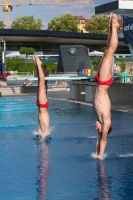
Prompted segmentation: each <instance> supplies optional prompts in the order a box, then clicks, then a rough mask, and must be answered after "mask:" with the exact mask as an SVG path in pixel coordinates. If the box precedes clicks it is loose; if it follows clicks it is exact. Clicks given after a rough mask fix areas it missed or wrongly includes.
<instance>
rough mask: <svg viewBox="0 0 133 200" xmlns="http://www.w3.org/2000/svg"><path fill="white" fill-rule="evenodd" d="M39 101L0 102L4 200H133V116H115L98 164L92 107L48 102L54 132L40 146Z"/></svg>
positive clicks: (0, 192) (0, 176)
mask: <svg viewBox="0 0 133 200" xmlns="http://www.w3.org/2000/svg"><path fill="white" fill-rule="evenodd" d="M35 100H36V98H35V97H34V96H31V97H13V98H11V97H6V98H4V97H3V98H1V99H0V200H36V199H39V200H40V199H41V200H130V199H131V200H132V199H133V190H132V188H133V114H132V113H123V112H118V111H113V112H112V121H113V122H112V126H113V133H112V134H111V135H110V136H109V138H108V143H107V148H106V158H105V160H102V161H100V160H97V159H94V158H93V157H92V153H93V152H95V142H96V136H97V133H96V131H95V129H94V122H95V120H96V116H95V113H94V110H93V107H91V106H87V105H81V104H78V103H74V102H69V101H64V100H61V99H60V100H56V99H49V101H50V107H49V114H50V118H51V126H52V127H53V130H52V132H51V139H50V140H47V141H45V142H43V143H40V142H39V140H37V139H36V137H35V135H34V134H33V132H34V131H35V130H36V129H37V128H38V122H37V107H36V105H35Z"/></svg>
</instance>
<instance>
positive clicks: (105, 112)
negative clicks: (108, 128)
mask: <svg viewBox="0 0 133 200" xmlns="http://www.w3.org/2000/svg"><path fill="white" fill-rule="evenodd" d="M94 106H95V110H96V114H97V117H98V119H99V122H100V123H103V118H105V117H106V118H109V119H110V118H111V114H110V109H111V102H110V99H109V96H108V86H101V85H98V86H97V88H96V93H95V98H94Z"/></svg>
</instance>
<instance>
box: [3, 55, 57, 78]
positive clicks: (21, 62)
mask: <svg viewBox="0 0 133 200" xmlns="http://www.w3.org/2000/svg"><path fill="white" fill-rule="evenodd" d="M44 64H45V65H47V70H48V72H49V73H51V72H52V71H57V64H55V63H45V62H42V66H43V65H44ZM42 69H43V67H42ZM6 70H7V71H18V72H31V73H33V71H34V73H35V75H36V74H37V71H36V67H35V65H34V63H33V60H32V62H31V63H29V62H28V63H27V60H26V59H23V58H12V59H10V58H7V59H6Z"/></svg>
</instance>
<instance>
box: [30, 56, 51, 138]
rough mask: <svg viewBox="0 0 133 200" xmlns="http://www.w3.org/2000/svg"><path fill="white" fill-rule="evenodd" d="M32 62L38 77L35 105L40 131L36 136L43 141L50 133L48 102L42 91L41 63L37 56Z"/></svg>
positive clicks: (42, 75)
mask: <svg viewBox="0 0 133 200" xmlns="http://www.w3.org/2000/svg"><path fill="white" fill-rule="evenodd" d="M33 61H34V63H35V66H36V69H37V75H38V92H37V101H36V105H37V106H38V122H39V125H40V129H39V130H38V132H37V136H39V137H41V139H45V138H46V137H47V136H48V135H49V131H50V118H49V114H48V111H47V108H48V106H49V102H48V99H47V97H46V92H45V89H44V87H45V77H44V73H43V71H42V67H41V65H42V62H41V61H40V59H39V58H38V56H33Z"/></svg>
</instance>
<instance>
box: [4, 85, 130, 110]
mask: <svg viewBox="0 0 133 200" xmlns="http://www.w3.org/2000/svg"><path fill="white" fill-rule="evenodd" d="M47 95H48V97H50V98H56V99H58V100H60V99H63V100H67V101H71V102H75V103H82V104H86V105H90V106H93V105H92V103H87V102H84V101H77V100H76V99H75V100H71V99H70V88H67V89H65V88H52V89H49V90H48V93H47ZM7 96H8V97H9V96H11V97H13V96H36V94H35V93H20V94H12V95H8V94H6V95H4V96H3V97H7ZM112 110H117V111H121V112H133V102H127V103H126V102H120V103H115V104H112Z"/></svg>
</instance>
